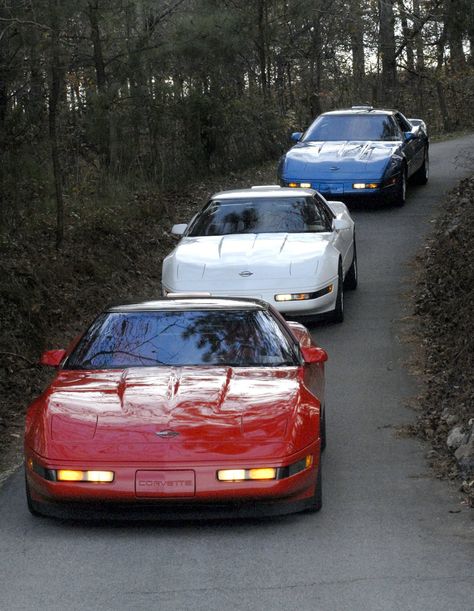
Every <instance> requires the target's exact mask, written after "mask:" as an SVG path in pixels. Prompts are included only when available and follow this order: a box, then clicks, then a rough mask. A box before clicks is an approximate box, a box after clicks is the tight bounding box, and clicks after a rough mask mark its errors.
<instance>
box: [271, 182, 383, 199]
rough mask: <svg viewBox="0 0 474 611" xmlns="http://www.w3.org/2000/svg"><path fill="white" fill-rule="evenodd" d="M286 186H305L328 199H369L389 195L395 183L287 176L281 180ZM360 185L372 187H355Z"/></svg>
mask: <svg viewBox="0 0 474 611" xmlns="http://www.w3.org/2000/svg"><path fill="white" fill-rule="evenodd" d="M281 184H282V186H285V187H305V188H311V189H315V190H316V191H319V193H321V195H323V196H324V197H325V198H326V199H344V198H347V199H351V200H352V199H355V198H360V199H367V198H372V197H376V196H382V197H385V196H387V197H389V196H390V195H391V194H392V193H393V190H394V187H395V184H389V185H384V184H383V183H382V182H381V181H380V179H378V180H376V179H374V180H370V179H365V180H361V179H357V180H351V181H347V180H345V181H322V180H301V179H297V180H296V179H291V178H285V179H282V181H281ZM355 184H358V185H362V184H364V185H369V184H370V185H372V186H371V187H362V186H361V187H359V188H357V187H354V185H355Z"/></svg>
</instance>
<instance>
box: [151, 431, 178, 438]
mask: <svg viewBox="0 0 474 611" xmlns="http://www.w3.org/2000/svg"><path fill="white" fill-rule="evenodd" d="M155 435H158V437H177V436H178V435H179V433H178V431H172V430H171V429H165V430H164V431H158V432H157V433H155Z"/></svg>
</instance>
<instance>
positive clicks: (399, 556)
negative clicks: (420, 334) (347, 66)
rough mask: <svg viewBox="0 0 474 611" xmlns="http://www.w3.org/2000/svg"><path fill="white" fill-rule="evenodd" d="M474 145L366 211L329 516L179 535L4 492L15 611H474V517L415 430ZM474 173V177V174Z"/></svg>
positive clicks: (345, 349)
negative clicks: (409, 317) (418, 359)
mask: <svg viewBox="0 0 474 611" xmlns="http://www.w3.org/2000/svg"><path fill="white" fill-rule="evenodd" d="M473 149H474V136H469V137H464V138H460V139H457V140H451V141H448V142H443V143H436V144H433V145H432V148H431V179H430V182H429V184H428V185H427V186H426V187H412V188H411V189H410V191H409V194H408V201H407V204H406V206H405V207H404V208H402V209H397V208H387V209H383V208H382V209H378V210H355V211H354V217H355V219H356V222H357V235H358V250H359V270H360V285H359V289H358V290H357V291H356V292H355V293H351V294H348V295H347V298H346V320H345V322H344V323H343V324H342V325H327V326H318V327H316V328H315V329H314V333H315V336H316V339H317V341H318V342H319V343H320V345H322V346H323V347H324V348H326V349H327V350H328V352H329V355H330V361H329V363H328V367H327V383H328V397H327V408H328V411H327V414H328V447H327V450H326V453H325V456H324V461H323V468H324V471H323V474H324V506H323V509H322V511H321V512H320V513H319V514H313V515H311V514H309V515H305V514H299V515H294V516H288V517H284V518H278V519H275V518H273V519H266V520H250V521H243V520H240V521H230V520H229V521H218V522H202V523H200V522H194V523H173V524H150V523H144V524H143V523H142V524H140V523H138V524H137V523H128V524H127V523H125V524H124V523H119V524H101V525H97V524H95V525H94V524H89V523H87V522H83V523H77V522H67V521H64V522H63V521H55V520H52V519H41V518H40V519H35V518H33V517H31V516H30V514H29V513H28V511H27V509H26V505H25V499H24V493H23V479H22V473H21V472H17V473H15V474H14V475H13V476H12V477H11V478H10V479H9V480H8V481H7V482H6V484H5V486H4V487H3V489H2V490H0V609H2V610H5V611H7V610H8V611H10V610H17V609H25V610H30V609H34V610H42V609H45V610H48V611H53V610H61V611H63V610H65V609H69V610H78V609H84V610H88V611H90V610H95V609H101V610H109V609H110V610H112V609H113V610H114V611H115V610H127V611H129V610H140V611H141V610H146V609H159V610H166V611H168V610H184V609H186V610H187V609H192V610H200V609H202V610H206V611H210V610H216V611H220V610H223V609H229V610H234V609H235V610H241V609H265V610H267V609H268V610H272V611H273V610H278V609H285V610H292V609H298V610H306V609H308V610H310V609H311V610H316V611H318V610H324V611H326V610H327V611H333V610H334V611H345V610H347V611H357V610H359V609H361V610H364V611H372V610H374V611H375V610H377V611H379V610H382V611H385V610H397V611H398V610H403V611H405V610H411V611H415V610H420V611H435V610H438V609H439V610H443V611H446V610H449V611H457V610H459V611H466V610H470V609H474V562H473V561H474V531H473V524H472V517H471V516H472V512H471V513H470V511H469V510H468V509H466V508H465V507H463V506H462V505H461V504H460V502H459V495H458V493H457V492H456V490H455V488H453V487H451V486H450V485H449V484H447V483H445V482H439V481H437V480H435V479H432V478H431V477H430V476H429V474H428V468H427V465H426V461H425V459H424V453H425V452H426V451H427V448H426V447H423V446H422V445H421V444H420V443H419V442H417V441H416V440H412V439H403V438H398V437H397V436H396V435H395V434H394V427H396V426H397V425H400V424H403V423H406V422H408V421H410V420H412V419H413V417H414V416H413V414H412V413H411V412H410V411H409V410H408V409H407V408H406V407H404V400H405V399H406V398H407V397H409V396H411V395H413V394H414V393H415V392H416V386H415V382H414V380H413V379H411V378H410V377H409V375H408V373H407V371H406V369H405V368H404V363H405V362H406V359H407V356H408V354H409V349H408V348H407V346H406V345H404V344H402V343H401V340H400V335H401V324H400V322H399V321H400V319H401V318H402V317H403V316H404V314H406V311H405V308H406V305H405V304H406V297H405V295H406V292H407V291H409V290H410V289H411V287H412V283H413V278H412V269H411V267H410V260H411V259H412V257H413V256H414V255H415V253H416V252H417V251H418V250H419V249H420V248H421V246H422V243H423V237H424V236H425V235H426V233H427V231H429V228H430V219H431V218H432V217H433V215H434V214H435V213H436V210H437V206H438V204H440V202H441V200H442V197H443V194H444V193H445V192H446V191H447V190H448V189H450V188H452V187H453V186H454V185H455V183H456V182H457V181H458V179H459V178H461V177H462V176H464V175H466V174H468V173H469V169H468V168H467V167H466V165H465V163H464V162H463V161H462V159H458V160H457V161H455V158H456V156H458V155H460V154H461V157H462V152H463V151H464V150H471V151H472V150H473ZM471 172H472V167H471Z"/></svg>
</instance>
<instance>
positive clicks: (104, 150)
mask: <svg viewBox="0 0 474 611" xmlns="http://www.w3.org/2000/svg"><path fill="white" fill-rule="evenodd" d="M98 11H99V0H90V1H89V4H88V9H87V15H88V17H89V23H90V26H91V41H92V47H93V50H94V67H95V73H96V78H97V90H98V92H99V122H100V126H99V139H100V142H99V152H100V155H101V157H102V159H103V162H104V163H105V165H106V166H110V148H111V147H110V117H109V113H110V108H109V99H108V90H107V79H106V75H105V63H104V55H103V51H102V40H101V38H100V30H99V20H98Z"/></svg>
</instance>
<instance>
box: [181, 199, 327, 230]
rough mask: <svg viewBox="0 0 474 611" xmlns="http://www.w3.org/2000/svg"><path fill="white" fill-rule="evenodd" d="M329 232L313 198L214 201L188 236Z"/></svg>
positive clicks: (198, 218)
mask: <svg viewBox="0 0 474 611" xmlns="http://www.w3.org/2000/svg"><path fill="white" fill-rule="evenodd" d="M314 231H330V227H328V226H327V220H326V219H325V218H324V217H323V215H322V213H321V211H320V210H319V208H318V206H317V205H316V203H315V202H314V200H313V199H312V198H311V197H292V198H288V199H280V198H278V199H265V198H258V199H255V200H248V199H233V200H232V201H218V200H213V201H212V202H211V203H210V204H209V206H208V207H207V208H205V209H204V210H203V212H202V213H201V214H200V215H199V216H198V217H197V219H196V220H195V222H194V223H193V224H192V225H191V227H190V230H189V232H188V236H190V237H196V236H212V235H229V234H235V233H308V232H314Z"/></svg>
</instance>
